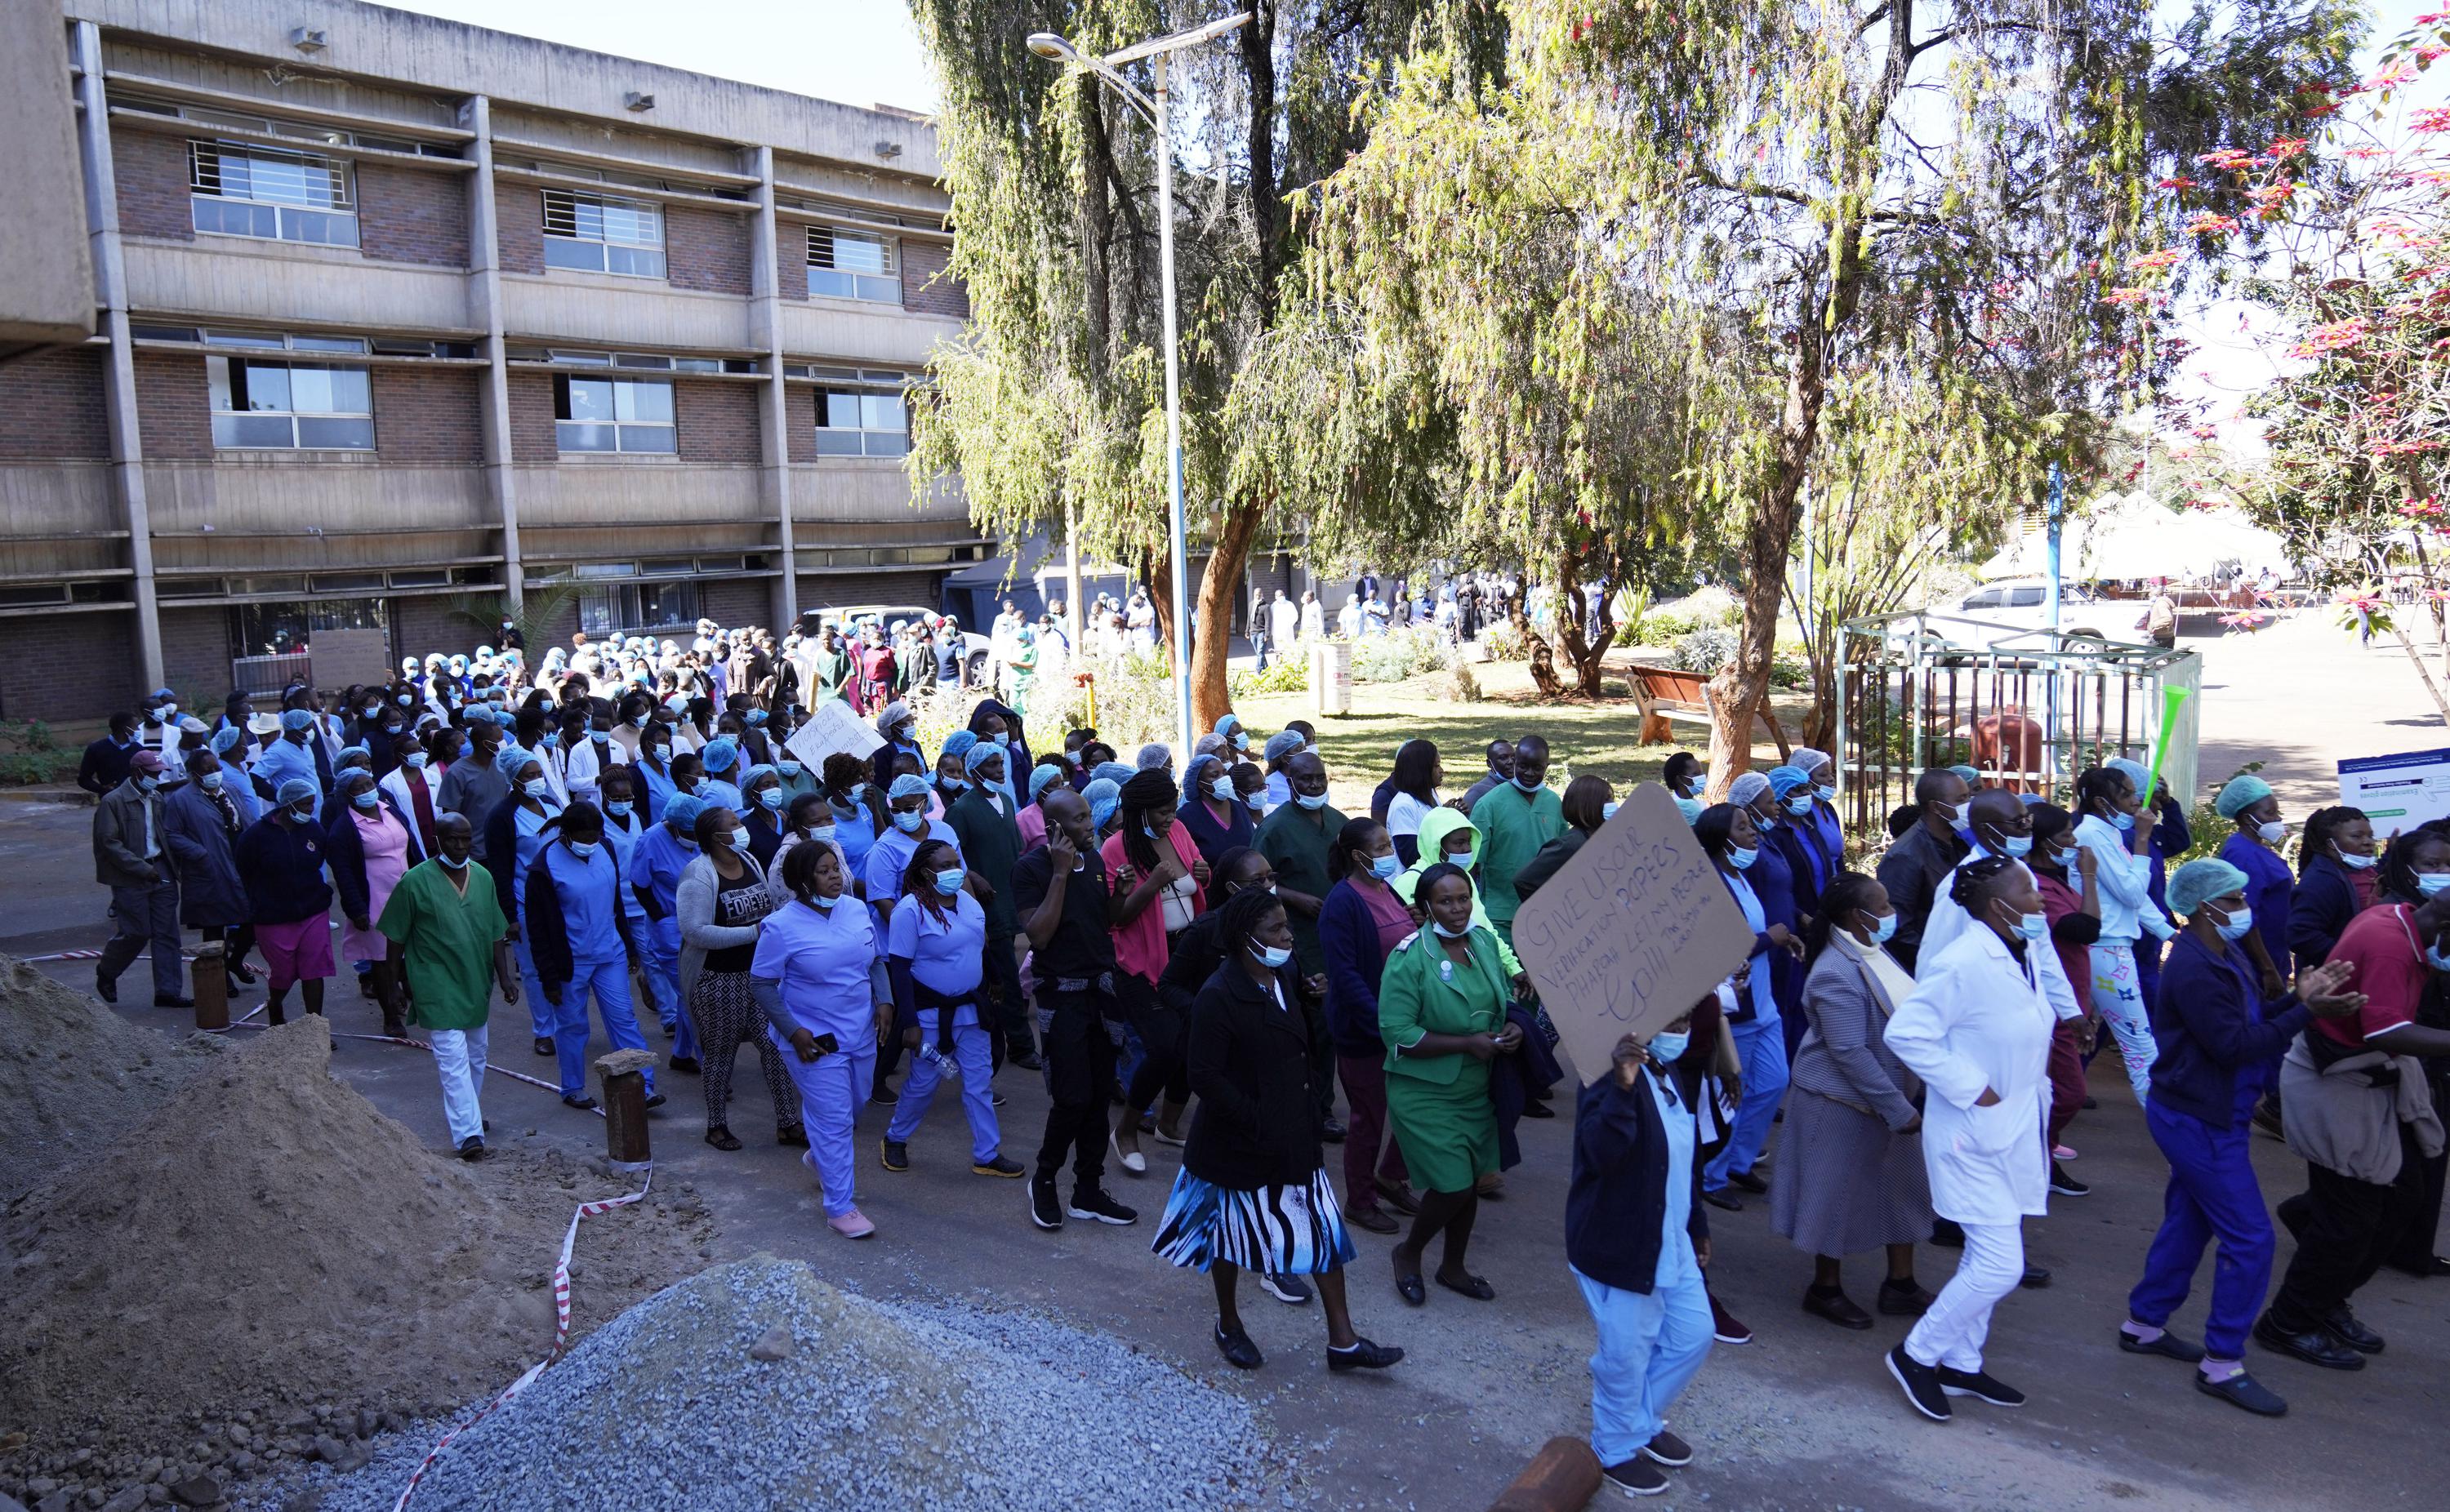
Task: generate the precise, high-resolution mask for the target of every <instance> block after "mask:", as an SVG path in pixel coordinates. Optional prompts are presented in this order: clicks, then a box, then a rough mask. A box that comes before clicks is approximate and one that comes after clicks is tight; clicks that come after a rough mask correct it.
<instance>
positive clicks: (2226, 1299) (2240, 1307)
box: [2127, 1102, 2276, 1360]
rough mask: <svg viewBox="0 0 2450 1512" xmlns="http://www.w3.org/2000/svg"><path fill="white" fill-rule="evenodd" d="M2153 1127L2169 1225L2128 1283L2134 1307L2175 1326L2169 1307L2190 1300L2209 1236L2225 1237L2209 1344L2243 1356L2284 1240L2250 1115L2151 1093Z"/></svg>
mask: <svg viewBox="0 0 2450 1512" xmlns="http://www.w3.org/2000/svg"><path fill="white" fill-rule="evenodd" d="M2144 1127H2145V1128H2147V1129H2149V1130H2150V1131H2151V1132H2152V1142H2153V1143H2154V1144H2156V1145H2159V1146H2160V1147H2161V1153H2163V1154H2164V1155H2167V1156H2168V1160H2169V1188H2168V1193H2167V1194H2166V1195H2165V1196H2164V1197H2163V1198H2162V1205H2161V1231H2160V1232H2159V1233H2157V1234H2154V1235H2153V1236H2152V1248H2151V1249H2150V1250H2147V1251H2146V1252H2145V1255H2144V1279H2143V1280H2141V1281H2139V1282H2137V1283H2136V1284H2135V1289H2134V1290H2133V1291H2131V1292H2129V1293H2128V1297H2127V1310H2128V1312H2129V1314H2130V1315H2132V1316H2133V1318H2134V1319H2135V1321H2136V1322H2138V1323H2144V1324H2149V1325H2151V1326H2152V1327H2153V1328H2166V1327H2168V1322H2169V1315H2170V1314H2171V1313H2173V1312H2175V1311H2177V1310H2178V1308H2179V1307H2180V1306H2181V1305H2182V1304H2184V1303H2185V1302H2186V1300H2187V1292H2188V1289H2189V1288H2190V1287H2191V1285H2192V1283H2193V1281H2194V1278H2195V1268H2196V1266H2197V1265H2199V1264H2201V1263H2202V1261H2203V1258H2204V1246H2206V1245H2207V1244H2209V1243H2210V1242H2211V1241H2212V1240H2213V1239H2214V1238H2218V1239H2219V1240H2220V1254H2219V1255H2218V1256H2217V1257H2216V1258H2215V1259H2214V1260H2213V1261H2212V1306H2211V1313H2210V1315H2209V1316H2208V1317H2207V1318H2206V1319H2205V1320H2204V1351H2205V1352H2206V1353H2207V1354H2209V1355H2211V1356H2213V1357H2214V1358H2216V1359H2221V1360H2238V1359H2243V1358H2245V1355H2246V1330H2247V1329H2248V1328H2252V1327H2253V1326H2254V1317H2255V1314H2256V1313H2258V1312H2261V1311H2262V1310H2263V1297H2264V1293H2265V1291H2266V1290H2268V1289H2269V1288H2270V1285H2271V1258H2272V1254H2273V1251H2274V1250H2275V1248H2276V1247H2275V1245H2274V1242H2273V1238H2272V1233H2271V1215H2270V1214H2269V1213H2268V1212H2266V1211H2265V1209H2264V1206H2263V1189H2262V1188H2261V1187H2259V1186H2257V1185H2256V1184H2255V1180H2254V1162H2253V1159H2252V1157H2251V1156H2250V1155H2249V1154H2248V1153H2247V1148H2246V1146H2247V1133H2246V1131H2247V1127H2248V1125H2247V1122H2246V1119H2244V1118H2240V1119H2238V1120H2236V1121H2235V1122H2233V1123H2231V1124H2230V1125H2229V1127H2227V1128H2226V1129H2220V1128H2215V1127H2213V1126H2212V1125H2210V1124H2207V1123H2206V1122H2204V1121H2203V1120H2202V1119H2201V1118H2198V1117H2195V1116H2194V1115H2191V1114H2183V1113H2173V1112H2170V1111H2169V1110H2168V1109H2166V1108H2164V1107H2163V1106H2162V1105H2161V1104H2159V1103H2157V1102H2149V1103H2146V1104H2145V1105H2144Z"/></svg>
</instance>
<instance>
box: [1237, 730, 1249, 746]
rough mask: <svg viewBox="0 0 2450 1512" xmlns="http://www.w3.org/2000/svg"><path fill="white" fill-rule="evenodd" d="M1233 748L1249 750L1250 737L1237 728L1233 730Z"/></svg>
mask: <svg viewBox="0 0 2450 1512" xmlns="http://www.w3.org/2000/svg"><path fill="white" fill-rule="evenodd" d="M1234 748H1235V750H1249V749H1250V748H1251V737H1250V736H1248V735H1245V734H1243V733H1242V732H1241V731H1240V730H1238V729H1237V730H1235V732H1234Z"/></svg>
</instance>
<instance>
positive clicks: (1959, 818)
mask: <svg viewBox="0 0 2450 1512" xmlns="http://www.w3.org/2000/svg"><path fill="white" fill-rule="evenodd" d="M1972 796H1973V794H1972V790H1971V789H1969V788H1968V787H1967V786H1966V785H1965V779H1964V778H1962V777H1959V776H1957V775H1956V774H1955V773H1954V772H1953V771H1950V770H1949V769H1948V768H1947V767H1945V766H1935V767H1933V768H1932V769H1931V770H1929V771H1927V772H1925V773H1923V774H1922V776H1921V778H1920V779H1919V780H1917V781H1916V782H1915V805H1916V807H1917V810H1918V811H1917V812H1916V814H1915V822H1914V827H1913V828H1911V829H1908V830H1907V831H1906V832H1905V833H1904V834H1903V835H1900V836H1899V837H1897V842H1896V844H1894V845H1891V846H1890V847H1889V851H1888V854H1887V855H1885V856H1882V857H1881V858H1880V869H1879V877H1880V885H1881V886H1883V887H1885V888H1887V889H1888V890H1889V901H1890V903H1891V904H1892V905H1894V906H1895V907H1896V911H1897V932H1896V937H1895V938H1894V939H1892V940H1890V941H1889V954H1890V955H1892V956H1895V957H1896V958H1897V960H1899V961H1901V962H1903V963H1904V965H1905V968H1906V969H1907V970H1908V971H1912V970H1914V966H1915V955H1916V954H1917V953H1918V952H1920V950H1921V949H1922V931H1923V925H1924V924H1926V923H1928V922H1929V921H1930V920H1931V909H1932V905H1933V904H1934V903H1935V902H1937V901H1939V898H1940V896H1941V893H1942V891H1943V890H1944V889H1945V888H1946V887H1947V886H1948V874H1949V873H1950V872H1953V871H1954V870H1955V869H1956V863H1958V862H1961V861H1963V860H1964V859H1965V857H1966V853H1967V852H1968V851H1969V850H1971V849H1972V846H1970V845H1969V844H1968V843H1966V841H1965V840H1964V839H1963V838H1962V837H1960V836H1959V835H1958V834H1957V832H1956V828H1957V825H1958V824H1961V823H1963V822H1964V819H1965V810H1966V805H1967V804H1968V802H1969V801H1970V800H1971V798H1972Z"/></svg>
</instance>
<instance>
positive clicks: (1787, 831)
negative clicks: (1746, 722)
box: [1763, 766, 1846, 919]
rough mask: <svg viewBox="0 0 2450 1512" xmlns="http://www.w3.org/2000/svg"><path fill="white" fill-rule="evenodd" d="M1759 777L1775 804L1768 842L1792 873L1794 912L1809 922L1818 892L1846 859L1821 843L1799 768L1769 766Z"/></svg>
mask: <svg viewBox="0 0 2450 1512" xmlns="http://www.w3.org/2000/svg"><path fill="white" fill-rule="evenodd" d="M1763 775H1765V776H1766V777H1768V778H1769V792H1770V798H1771V800H1772V801H1773V802H1774V803H1776V804H1778V827H1777V828H1775V829H1773V830H1771V831H1770V832H1769V835H1768V839H1769V842H1770V843H1771V844H1773V845H1776V846H1777V847H1778V851H1779V855H1780V856H1781V857H1783V858H1785V861H1786V863H1787V865H1788V867H1789V868H1790V869H1792V870H1793V871H1794V873H1795V901H1796V909H1797V912H1798V913H1799V916H1800V917H1802V918H1805V919H1809V918H1811V917H1813V916H1814V915H1816V914H1818V912H1820V891H1821V889H1822V888H1824V887H1826V886H1828V885H1829V882H1830V879H1831V878H1834V877H1836V876H1837V875H1838V870H1839V868H1840V867H1841V866H1843V865H1844V863H1845V860H1846V855H1845V852H1844V851H1842V850H1838V851H1833V850H1831V849H1830V848H1829V847H1828V846H1827V845H1826V844H1825V843H1822V841H1821V839H1820V826H1819V824H1818V823H1817V822H1816V821H1815V817H1814V805H1815V804H1816V803H1817V802H1818V800H1817V799H1816V798H1815V796H1814V794H1813V791H1812V778H1811V777H1810V776H1809V775H1808V774H1807V773H1806V772H1805V771H1804V770H1803V768H1802V767H1800V766H1773V767H1771V768H1770V769H1769V770H1768V771H1767V772H1766V773H1764V774H1763Z"/></svg>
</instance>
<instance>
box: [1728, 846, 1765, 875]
mask: <svg viewBox="0 0 2450 1512" xmlns="http://www.w3.org/2000/svg"><path fill="white" fill-rule="evenodd" d="M1759 860H1760V849H1759V848H1757V847H1752V848H1746V847H1738V848H1736V849H1733V850H1730V851H1728V852H1727V864H1728V865H1730V866H1733V867H1734V868H1736V870H1738V871H1742V870H1744V869H1745V868H1746V867H1748V866H1750V865H1751V864H1752V863H1754V862H1756V861H1759Z"/></svg>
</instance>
